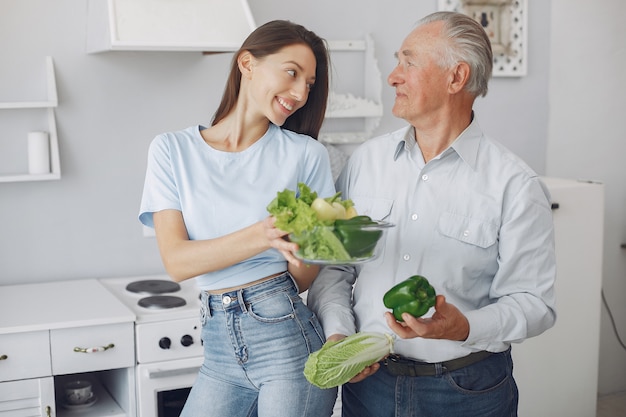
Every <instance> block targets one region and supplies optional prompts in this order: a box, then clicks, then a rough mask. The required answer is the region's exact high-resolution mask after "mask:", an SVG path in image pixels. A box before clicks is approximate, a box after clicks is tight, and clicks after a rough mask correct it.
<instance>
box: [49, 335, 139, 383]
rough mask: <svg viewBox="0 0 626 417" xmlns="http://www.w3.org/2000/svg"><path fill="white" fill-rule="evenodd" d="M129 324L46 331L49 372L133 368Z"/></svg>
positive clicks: (132, 344)
mask: <svg viewBox="0 0 626 417" xmlns="http://www.w3.org/2000/svg"><path fill="white" fill-rule="evenodd" d="M134 338H135V334H134V325H133V323H118V324H108V325H102V326H90V327H81V328H78V329H76V328H70V329H56V330H51V331H50V346H51V356H52V372H53V373H54V375H64V374H71V373H78V372H92V371H102V370H105V369H116V368H128V367H131V366H134V365H135V344H134Z"/></svg>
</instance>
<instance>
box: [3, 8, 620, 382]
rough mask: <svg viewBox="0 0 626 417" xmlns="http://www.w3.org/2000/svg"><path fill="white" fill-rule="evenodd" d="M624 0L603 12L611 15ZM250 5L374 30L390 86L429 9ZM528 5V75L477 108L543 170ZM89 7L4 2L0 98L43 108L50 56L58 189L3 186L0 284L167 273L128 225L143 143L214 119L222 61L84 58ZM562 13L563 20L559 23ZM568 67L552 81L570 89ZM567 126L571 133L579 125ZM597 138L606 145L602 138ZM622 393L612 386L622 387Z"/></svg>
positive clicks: (132, 221)
mask: <svg viewBox="0 0 626 417" xmlns="http://www.w3.org/2000/svg"><path fill="white" fill-rule="evenodd" d="M620 1H621V0H614V1H613V2H612V3H613V5H614V8H617V3H618V2H620ZM553 2H554V3H556V4H561V3H562V4H563V6H562V7H561V10H564V11H565V13H568V10H567V8H566V7H565V4H567V3H568V2H567V1H565V0H559V1H557V0H553ZM249 3H250V7H251V9H252V13H253V15H254V17H255V19H256V21H257V23H258V24H261V23H264V22H266V21H268V20H271V19H277V18H283V19H290V20H293V21H296V22H298V23H302V24H304V25H305V26H307V27H309V28H310V29H312V30H314V31H316V32H317V33H318V34H320V35H321V36H323V37H325V38H327V39H353V38H363V37H364V35H365V34H367V33H371V34H372V35H373V38H374V41H375V43H376V56H377V58H378V61H379V66H380V69H381V71H382V73H383V77H385V78H386V76H387V74H388V73H389V72H390V71H391V69H392V68H393V65H394V64H395V61H394V59H393V52H394V51H395V50H396V49H397V48H398V47H399V46H400V43H401V41H402V39H403V38H404V36H405V35H406V34H407V33H408V32H409V30H410V29H411V27H412V25H413V24H414V22H415V21H416V20H417V19H418V18H419V17H421V16H423V15H425V14H428V13H430V12H433V11H435V10H436V9H437V1H436V0H427V1H414V0H394V1H393V2H383V1H380V0H342V1H340V2H337V1H333V0H318V1H314V2H313V1H311V2H298V1H295V2H286V1H284V0H250V2H249ZM530 3H531V4H530V5H529V10H528V13H529V19H528V20H529V27H528V36H529V40H528V44H529V48H528V49H529V55H528V75H527V76H525V77H521V78H495V79H493V80H492V83H491V87H490V92H489V95H488V96H487V97H486V98H485V99H481V100H480V101H479V103H478V104H477V106H476V108H477V114H478V117H479V120H480V123H481V125H482V126H483V127H484V128H485V130H486V131H487V132H488V133H489V134H490V135H491V136H493V137H495V138H497V139H499V140H501V141H502V142H503V143H504V144H506V145H507V146H509V147H510V148H511V149H512V150H514V151H515V152H517V153H518V154H519V155H520V156H522V157H523V158H524V159H525V160H526V161H527V162H528V163H529V164H530V165H531V166H532V167H533V168H534V169H535V170H537V171H538V172H539V173H541V174H544V173H546V158H547V154H546V148H547V147H548V145H552V144H548V143H547V138H548V122H549V119H548V115H549V112H553V111H554V109H553V107H554V106H552V107H549V104H551V100H553V98H552V97H551V96H549V94H548V87H549V83H548V81H549V74H550V42H549V40H550V36H551V33H550V27H551V24H553V22H552V23H551V13H552V9H551V2H550V1H530ZM575 3H577V4H578V3H580V4H582V3H584V2H583V1H582V0H577V1H576V2H575ZM86 7H87V6H86V1H84V0H55V1H48V0H0V102H3V101H13V100H40V99H43V98H45V82H44V79H43V77H44V57H45V56H46V55H51V56H53V58H54V61H55V65H56V71H57V85H58V94H59V107H58V108H57V110H56V115H57V125H58V134H59V141H60V146H61V166H62V175H63V176H62V179H61V180H60V181H46V182H22V183H0V284H14V283H22V282H41V281H56V280H64V279H83V278H91V277H102V276H107V277H109V276H111V277H112V276H126V275H135V274H151V273H160V272H162V271H163V269H162V265H161V261H160V259H159V256H158V252H157V248H156V244H155V242H154V239H152V238H144V237H143V235H142V228H141V226H140V224H139V222H138V221H137V220H136V215H137V210H138V205H139V199H140V194H141V189H142V185H143V175H144V169H145V158H146V151H147V146H148V144H149V142H150V141H151V140H152V138H153V137H154V135H156V134H157V133H159V132H162V131H167V130H175V129H180V128H184V127H187V126H189V125H192V124H197V123H209V122H210V118H211V115H212V113H213V111H214V109H215V107H216V106H217V104H218V102H219V98H220V96H221V93H222V89H223V83H224V80H225V77H226V71H227V68H228V65H229V61H230V58H231V54H217V55H208V56H205V55H202V54H200V53H187V52H185V53H163V52H115V53H104V54H96V55H87V54H85V33H86ZM581 7H582V6H581ZM595 12H596V13H599V12H600V8H598V10H595ZM622 15H623V13H622ZM565 16H566V14H563V13H562V12H561V11H559V14H558V19H559V21H561V19H563V17H565ZM613 16H615V15H613ZM610 17H611V15H607V16H606V17H605V18H610ZM565 20H567V19H565ZM580 22H584V24H585V26H587V25H589V24H590V23H592V24H593V23H594V22H593V21H591V22H590V21H589V20H588V19H581V20H580ZM615 24H616V25H617V22H615ZM622 33H623V32H622ZM568 47H569V48H571V46H569V45H568ZM605 47H606V44H602V45H600V47H599V48H598V45H594V46H593V47H592V48H590V49H594V48H597V49H602V50H603V49H604V48H605ZM593 52H594V53H599V52H600V51H593ZM622 57H623V55H622ZM622 62H623V61H622ZM585 63H590V64H593V62H592V61H591V60H590V59H588V57H587V56H583V58H582V59H580V60H579V61H578V62H577V63H576V65H582V64H585ZM360 70H361V69H360V68H347V69H346V68H336V71H337V76H338V77H350V75H351V74H350V71H352V72H353V73H354V74H357V75H358V74H359V71H360ZM569 70H570V68H567V69H566V70H565V71H563V72H562V73H561V72H559V73H558V74H556V75H555V74H553V75H552V78H553V79H554V78H555V77H557V78H558V77H563V78H564V79H565V75H567V72H568V71H569ZM603 76H604V75H602V74H595V73H593V76H592V77H590V76H589V75H587V76H585V77H584V78H583V79H584V80H586V81H587V82H589V80H590V79H593V80H594V81H595V79H597V78H602V77H603ZM616 81H617V80H616ZM580 84H582V83H578V85H576V88H580ZM589 84H591V83H589ZM622 86H623V84H622ZM622 91H623V88H622ZM552 95H554V94H552ZM612 96H613V97H615V95H612ZM566 97H567V98H568V99H569V100H570V101H571V102H572V104H574V103H581V104H580V106H584V105H585V103H588V102H589V101H588V99H586V98H583V97H582V95H580V96H577V95H576V94H575V92H573V91H572V90H571V89H569V90H568V91H567V92H566ZM577 97H580V99H579V100H572V98H577ZM392 102H393V90H392V89H391V88H389V87H386V86H385V87H384V88H383V105H384V108H385V116H384V117H383V119H382V120H381V124H380V126H379V128H378V129H377V133H380V132H385V131H389V130H391V129H395V128H397V127H399V126H401V125H402V124H403V123H402V122H401V121H399V120H397V119H395V118H393V116H392V115H391V114H390V113H389V109H390V107H391V104H392ZM552 104H553V103H552ZM622 104H623V102H622ZM622 108H624V107H623V106H622ZM2 112H6V111H4V110H2V111H0V174H2V173H6V172H5V171H3V170H4V169H7V167H9V166H14V165H16V164H17V165H20V164H21V166H24V167H25V166H26V156H25V151H24V153H21V151H19V148H20V146H22V145H23V146H24V148H23V149H25V143H24V142H25V133H24V138H23V139H22V138H20V137H17V138H16V137H5V136H4V135H2V132H3V129H4V126H8V125H9V124H10V122H11V120H12V118H13V117H14V114H15V113H9V116H8V117H7V116H2V114H1V113H2ZM576 116H577V117H578V118H577V120H578V121H579V122H580V123H582V122H583V121H584V120H585V117H581V116H580V115H576ZM604 120H606V119H604ZM617 120H619V115H618V117H617ZM622 120H623V118H622ZM38 123H40V122H38V121H37V122H35V123H33V125H32V126H31V129H29V130H37V129H43V128H45V120H42V121H41V125H38ZM553 125H554V123H553V122H551V123H550V126H553ZM596 125H597V126H598V129H600V128H601V127H602V126H603V125H600V124H594V127H595V126H596ZM622 131H623V129H622ZM552 132H553V129H552V130H551V134H552ZM552 136H554V135H552ZM570 136H571V135H567V136H566V137H570ZM598 137H599V138H600V139H605V135H603V134H601V133H600V134H598ZM20 142H21V144H22V145H16V143H20ZM581 142H582V140H581ZM586 143H588V141H585V142H584V144H586ZM612 144H614V145H617V141H616V140H615V141H614V142H612ZM582 145H583V143H580V144H579V147H581V148H582ZM562 146H563V145H558V147H562ZM607 146H608V144H607ZM622 146H623V145H622ZM618 149H619V148H618ZM548 166H552V159H551V161H550V164H548ZM549 173H550V174H558V173H559V172H558V171H554V172H549ZM564 174H567V176H571V175H573V173H572V172H564ZM622 201H623V200H622ZM621 218H622V219H623V216H622V217H621ZM620 227H621V230H623V229H624V227H623V223H620V224H619V225H615V229H617V228H620ZM623 261H624V259H623V257H622V263H623ZM622 275H623V274H622ZM622 282H623V281H622ZM622 294H623V291H622ZM610 296H613V297H614V298H613V304H617V303H619V302H620V301H623V300H620V299H619V298H618V297H619V294H611V295H610ZM624 317H626V312H624V310H622V311H619V315H618V320H619V319H621V323H622V326H623V325H624V324H623V323H624ZM605 336H607V337H610V335H606V334H605ZM581 337H584V333H583V334H581ZM564 348H567V347H564ZM613 353H614V354H615V355H617V354H619V352H618V351H613ZM622 369H623V367H622ZM601 378H602V375H601ZM610 383H611V384H612V383H613V381H611V382H610ZM625 385H626V384H623V385H615V386H612V387H614V388H619V389H626V386H625ZM608 389H611V388H610V387H609V388H608Z"/></svg>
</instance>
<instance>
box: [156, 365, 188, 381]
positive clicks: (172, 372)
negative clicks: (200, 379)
mask: <svg viewBox="0 0 626 417" xmlns="http://www.w3.org/2000/svg"><path fill="white" fill-rule="evenodd" d="M199 369H200V367H199V366H194V367H191V368H180V369H168V370H155V371H148V378H149V379H159V378H169V377H172V376H180V375H187V374H196V373H198V370H199Z"/></svg>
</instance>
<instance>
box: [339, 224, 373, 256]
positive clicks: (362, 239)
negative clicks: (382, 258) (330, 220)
mask: <svg viewBox="0 0 626 417" xmlns="http://www.w3.org/2000/svg"><path fill="white" fill-rule="evenodd" d="M375 224H377V223H376V222H375V221H373V220H372V219H371V218H370V217H369V216H355V217H352V218H350V219H346V220H336V221H335V234H336V235H337V237H338V238H339V240H340V241H341V243H342V244H343V247H344V248H345V249H346V250H347V251H348V253H349V254H350V256H352V257H353V258H363V257H369V256H372V253H373V252H374V249H375V248H376V244H377V243H378V239H380V237H381V236H382V234H383V232H382V230H380V229H374V230H368V228H367V226H373V225H375Z"/></svg>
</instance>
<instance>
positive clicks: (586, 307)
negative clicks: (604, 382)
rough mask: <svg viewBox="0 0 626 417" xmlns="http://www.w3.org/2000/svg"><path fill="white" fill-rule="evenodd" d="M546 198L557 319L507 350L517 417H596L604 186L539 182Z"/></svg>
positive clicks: (558, 180)
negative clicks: (514, 384) (550, 208)
mask: <svg viewBox="0 0 626 417" xmlns="http://www.w3.org/2000/svg"><path fill="white" fill-rule="evenodd" d="M544 180H545V182H546V184H547V186H548V188H549V189H550V192H551V193H552V201H553V204H555V205H558V208H555V209H554V210H553V215H554V227H555V233H556V257H557V280H556V298H557V306H556V308H557V320H556V324H555V326H554V327H553V328H552V329H550V330H548V331H546V332H545V333H544V334H542V335H539V336H537V337H534V338H531V339H528V340H526V341H524V342H523V343H521V344H514V345H513V350H512V354H513V361H514V362H513V363H514V371H513V373H514V375H515V378H516V380H517V384H518V387H519V395H520V404H519V416H520V417H555V416H567V417H590V416H595V415H596V400H597V386H598V354H599V343H600V333H599V332H600V311H601V304H600V302H601V294H600V291H601V286H602V245H603V230H604V186H603V185H602V184H597V183H589V182H580V181H574V180H565V179H557V178H545V179H544Z"/></svg>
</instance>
